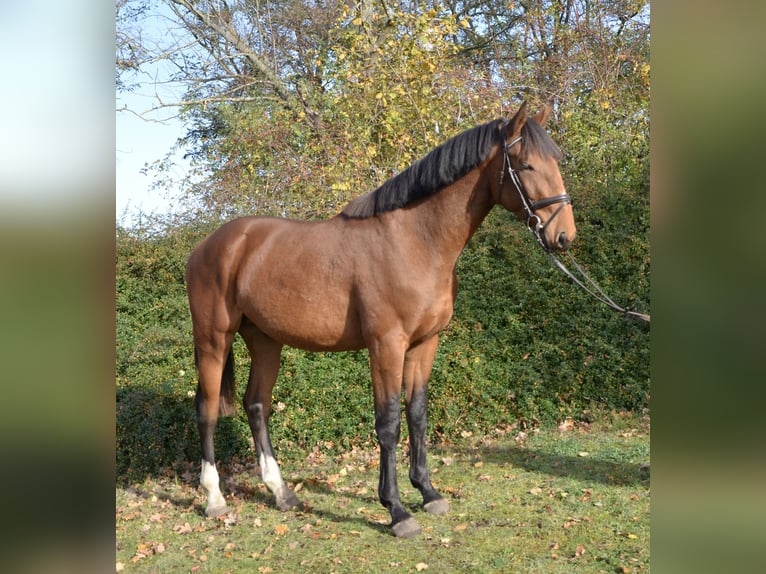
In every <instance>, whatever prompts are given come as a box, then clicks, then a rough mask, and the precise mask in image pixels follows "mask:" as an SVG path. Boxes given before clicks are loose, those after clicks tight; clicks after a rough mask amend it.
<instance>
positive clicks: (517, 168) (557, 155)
mask: <svg viewBox="0 0 766 574" xmlns="http://www.w3.org/2000/svg"><path fill="white" fill-rule="evenodd" d="M549 114H550V108H548V109H546V110H544V111H543V112H540V113H539V114H537V115H536V116H534V117H532V118H528V116H527V103H526V102H524V103H523V104H522V106H521V108H519V111H518V112H516V115H515V116H513V118H512V119H511V120H509V121H508V122H506V123H505V124H503V127H502V130H503V143H504V149H505V153H504V157H503V172H502V176H501V179H500V181H501V184H500V185H501V188H500V203H501V204H502V205H503V207H505V208H506V209H507V210H508V211H512V212H514V213H516V214H517V215H518V216H519V218H520V219H523V220H524V222H525V223H526V224H527V225H528V226H529V228H530V229H532V231H534V233H535V235H536V236H537V239H538V240H539V241H540V243H541V244H542V246H543V247H544V248H545V249H546V250H549V251H550V250H553V251H565V250H566V249H567V248H568V247H569V245H570V244H571V243H572V240H573V239H574V237H575V234H576V233H577V230H576V228H575V223H574V216H573V214H572V199H571V198H570V197H569V195H568V194H567V193H566V189H565V187H564V181H563V179H562V178H561V172H560V171H559V160H560V159H561V151H560V150H559V148H558V146H557V145H556V144H555V143H554V141H553V140H552V139H551V137H550V135H548V133H547V132H546V131H545V129H544V128H543V126H544V125H545V122H546V120H547V119H548V115H549Z"/></svg>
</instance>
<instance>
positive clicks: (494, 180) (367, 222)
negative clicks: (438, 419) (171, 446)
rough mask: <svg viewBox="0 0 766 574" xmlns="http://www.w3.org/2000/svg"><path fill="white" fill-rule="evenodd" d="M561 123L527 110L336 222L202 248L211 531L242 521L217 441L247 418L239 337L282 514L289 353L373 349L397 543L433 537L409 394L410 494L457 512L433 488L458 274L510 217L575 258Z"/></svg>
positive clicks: (193, 294)
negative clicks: (415, 502)
mask: <svg viewBox="0 0 766 574" xmlns="http://www.w3.org/2000/svg"><path fill="white" fill-rule="evenodd" d="M549 115H550V108H546V109H545V110H543V111H541V112H539V113H538V114H536V115H535V116H531V115H530V114H529V112H528V106H527V102H524V103H523V104H522V105H521V106H520V108H519V109H518V111H517V112H516V114H515V115H514V116H513V117H512V118H511V119H510V120H504V119H497V120H494V121H491V122H489V123H486V124H483V125H480V126H477V127H474V128H471V129H469V130H467V131H464V132H463V133H460V134H459V135H457V136H455V137H453V138H452V139H450V140H449V141H447V142H446V143H444V144H442V145H441V146H439V147H436V148H434V149H433V150H431V151H430V152H429V153H428V154H427V155H426V156H424V157H423V158H421V159H419V160H418V161H416V162H415V163H413V164H412V165H410V166H409V167H408V168H407V169H405V170H404V171H402V172H401V173H399V174H398V175H396V176H394V177H392V178H391V179H389V180H388V181H386V182H385V183H383V184H382V185H381V186H380V187H378V188H377V189H375V190H374V191H372V192H369V193H367V194H366V195H361V196H359V197H357V198H356V199H353V200H352V201H351V202H350V203H348V204H347V205H346V206H345V208H343V210H342V211H341V212H340V213H338V214H337V215H335V216H333V217H331V218H329V219H325V220H321V221H301V220H291V219H286V218H278V217H256V216H251V217H243V218H239V219H235V220H232V221H230V222H228V223H226V224H224V225H223V226H221V227H220V228H218V229H217V230H216V231H214V232H212V233H211V234H210V235H209V236H207V237H206V238H205V239H203V240H202V241H201V242H200V243H199V244H198V245H197V246H196V247H195V248H194V250H193V251H192V253H191V256H190V258H189V260H188V264H187V269H186V284H187V291H188V298H189V307H190V311H191V317H192V323H193V337H194V354H195V363H196V367H197V371H198V376H199V383H198V386H197V392H196V399H195V406H196V418H197V426H198V429H199V434H200V441H201V446H202V465H201V473H200V484H201V485H202V487H203V488H204V490H205V491H206V493H207V505H206V509H205V514H206V515H207V516H209V517H213V516H219V515H221V514H223V513H225V512H227V507H226V501H225V499H224V496H223V494H222V493H221V490H220V487H219V476H218V472H217V470H216V465H215V454H214V449H213V432H214V430H215V427H216V422H217V419H218V416H219V415H220V416H225V415H230V414H232V412H233V409H234V408H235V403H236V389H235V383H234V372H233V371H234V367H233V355H232V342H233V340H234V337H235V335H236V334H237V333H239V335H240V336H241V337H242V339H243V340H244V342H245V344H246V346H247V349H248V351H249V354H250V357H251V366H250V374H249V378H248V383H247V388H246V390H245V393H244V400H243V405H244V408H245V411H246V412H247V418H248V421H249V425H250V429H251V431H252V434H253V439H254V443H255V449H256V453H257V455H258V461H259V466H260V471H261V477H262V480H263V482H264V483H265V485H266V486H267V487H268V489H269V491H270V492H271V493H272V494H273V495H274V498H275V501H276V506H277V507H278V508H279V509H280V510H288V509H290V508H293V507H298V506H300V504H301V503H300V501H299V500H298V498H297V496H296V495H295V493H294V492H293V491H292V490H290V488H288V486H287V485H286V484H285V482H284V481H283V479H282V475H281V472H280V468H279V464H278V463H277V460H276V455H275V453H274V449H273V447H272V444H271V439H270V436H269V427H268V422H269V415H270V413H271V400H272V390H273V388H274V385H275V383H276V380H277V376H278V373H279V368H280V355H281V349H282V347H283V346H284V345H288V346H292V347H297V348H300V349H305V350H308V351H351V350H360V349H364V348H366V349H368V351H369V363H370V371H371V375H372V386H373V398H374V405H375V432H376V436H377V440H378V443H379V446H380V477H379V485H378V496H379V499H380V502H381V504H382V505H383V506H384V507H385V508H387V509H388V511H389V513H390V515H391V524H390V528H391V531H392V533H393V535H395V536H396V537H400V538H410V537H414V536H416V535H417V534H418V533H419V532H420V531H421V528H420V526H419V525H418V523H417V521H416V520H415V519H414V518H413V517H412V515H411V514H410V513H409V512H408V511H407V510H406V509H405V507H404V506H403V504H402V502H401V500H400V497H399V488H398V484H397V478H396V446H397V443H398V440H399V435H400V429H401V397H402V389H403V391H404V403H405V416H406V421H407V425H408V427H409V446H410V450H409V453H410V472H409V478H410V481H411V483H412V485H413V486H414V487H415V488H417V489H418V490H419V491H420V493H421V495H422V497H423V509H424V510H425V511H426V512H429V513H432V514H437V515H440V514H445V513H447V512H448V511H449V508H450V505H449V503H448V502H447V500H446V499H445V498H444V497H443V496H442V495H441V494H439V492H438V491H437V490H436V489H435V488H434V486H433V485H432V484H431V480H430V478H429V472H428V466H427V460H426V428H427V402H428V395H427V390H428V382H429V378H430V375H431V367H432V364H433V360H434V356H435V353H436V348H437V343H438V337H439V332H440V331H442V330H443V329H444V328H445V327H446V326H447V323H448V322H449V320H450V318H451V316H452V312H453V305H454V302H455V296H456V293H457V276H456V272H455V265H456V262H457V259H458V257H459V256H460V254H461V252H462V251H463V248H464V247H465V245H466V244H467V242H468V241H469V239H470V238H471V237H472V235H473V234H474V232H475V231H476V229H477V228H478V227H479V225H480V224H481V222H482V220H483V219H484V218H485V217H486V215H487V214H488V213H489V211H490V209H492V207H493V206H495V205H496V204H500V205H502V207H504V208H505V209H506V210H508V211H509V212H512V213H514V214H516V215H517V216H518V217H519V218H520V219H521V220H523V221H524V222H525V223H526V225H527V226H528V227H529V228H530V229H531V230H532V231H533V232H534V234H535V237H536V238H537V240H538V241H539V242H540V244H541V245H542V246H543V247H544V248H545V249H546V250H549V251H565V250H566V249H567V248H568V247H569V246H570V244H571V242H572V240H573V239H574V237H575V233H576V228H575V223H574V217H573V213H572V200H571V198H570V196H569V195H568V194H567V192H566V189H565V186H564V183H563V180H562V176H561V173H560V171H559V161H560V159H561V157H562V154H561V151H560V149H559V147H558V146H557V145H556V144H555V143H554V141H553V139H552V138H551V136H550V135H549V134H548V133H547V131H546V130H545V129H544V125H545V123H546V120H547V118H548V116H549Z"/></svg>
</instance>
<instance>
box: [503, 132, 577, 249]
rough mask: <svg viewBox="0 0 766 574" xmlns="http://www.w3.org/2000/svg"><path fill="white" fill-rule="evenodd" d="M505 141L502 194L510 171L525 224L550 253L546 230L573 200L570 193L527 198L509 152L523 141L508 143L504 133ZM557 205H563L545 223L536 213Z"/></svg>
mask: <svg viewBox="0 0 766 574" xmlns="http://www.w3.org/2000/svg"><path fill="white" fill-rule="evenodd" d="M507 129H508V126H507V125H506V127H505V130H504V132H505V131H506V130H507ZM503 140H504V141H506V143H505V146H504V153H503V169H502V170H501V171H500V188H499V189H500V193H501V194H502V192H503V179H504V177H505V172H506V171H508V176H509V177H510V178H511V181H512V182H513V185H514V186H515V187H516V191H518V192H519V197H520V198H521V206H522V209H523V210H524V223H525V224H526V225H527V227H528V228H529V229H530V230H531V231H532V233H534V235H535V238H536V239H537V242H538V243H539V244H540V245H541V246H542V248H543V249H545V251H550V247H548V242H547V241H546V240H545V228H546V227H547V226H548V225H549V224H550V223H551V221H553V220H554V219H555V218H556V216H557V215H558V214H559V212H560V211H561V210H562V209H564V206H566V205H572V198H571V197H570V196H569V194H568V193H562V194H561V195H555V196H553V197H546V198H543V199H539V200H537V201H531V200H530V199H529V196H527V193H526V191H524V186H523V185H522V184H521V179H519V174H518V173H517V172H516V170H515V169H513V166H512V165H511V158H510V156H509V155H508V150H510V149H511V148H512V147H513V146H514V145H516V144H517V143H518V142H520V141H521V136H519V137H517V138H516V139H514V140H513V141H511V142H510V143H508V142H507V139H506V137H505V133H504V134H503ZM555 203H560V204H561V205H560V206H559V208H558V209H557V210H556V211H554V212H553V215H551V217H550V219H548V221H546V222H545V223H543V220H542V219H541V218H540V216H539V215H537V214H536V213H535V212H536V211H537V210H538V209H542V208H543V207H548V206H549V205H553V204H555Z"/></svg>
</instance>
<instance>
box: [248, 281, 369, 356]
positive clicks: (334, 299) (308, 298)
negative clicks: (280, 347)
mask: <svg viewBox="0 0 766 574" xmlns="http://www.w3.org/2000/svg"><path fill="white" fill-rule="evenodd" d="M243 312H244V315H245V316H246V317H247V318H248V319H249V320H250V321H251V322H252V323H253V324H255V326H256V327H258V329H259V330H261V331H262V332H263V333H265V334H266V335H268V336H269V337H271V338H272V339H274V340H275V341H279V342H280V343H283V344H285V345H289V346H291V347H297V348H299V349H307V350H310V351H348V350H355V349H361V348H363V347H364V341H363V339H362V334H361V329H360V325H359V320H358V318H357V316H356V313H355V312H354V311H353V310H352V308H351V303H350V301H349V299H348V297H342V296H332V295H329V294H326V293H321V292H317V291H313V292H311V291H310V292H307V293H299V292H294V291H290V290H282V291H281V292H279V291H278V290H273V289H267V290H265V292H261V293H260V296H258V298H257V300H254V301H250V302H249V303H247V304H245V305H243Z"/></svg>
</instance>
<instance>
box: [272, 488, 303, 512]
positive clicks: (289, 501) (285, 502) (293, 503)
mask: <svg viewBox="0 0 766 574" xmlns="http://www.w3.org/2000/svg"><path fill="white" fill-rule="evenodd" d="M300 505H301V501H300V500H298V497H297V496H295V493H294V492H292V491H289V492H288V493H287V494H286V495H285V496H284V498H281V499H279V500H277V508H278V509H279V510H281V511H282V512H287V511H288V510H290V509H291V508H297V507H299V506H300Z"/></svg>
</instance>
